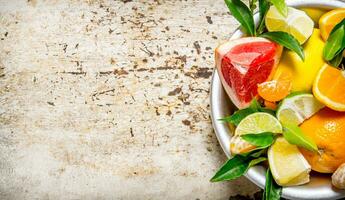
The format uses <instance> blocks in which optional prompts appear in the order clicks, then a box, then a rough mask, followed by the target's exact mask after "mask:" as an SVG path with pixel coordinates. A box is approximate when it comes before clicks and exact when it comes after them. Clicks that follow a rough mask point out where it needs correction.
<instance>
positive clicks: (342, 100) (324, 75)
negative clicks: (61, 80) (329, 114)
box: [313, 64, 345, 111]
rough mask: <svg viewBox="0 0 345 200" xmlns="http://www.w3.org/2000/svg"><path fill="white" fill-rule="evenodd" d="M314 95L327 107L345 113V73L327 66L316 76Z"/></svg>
mask: <svg viewBox="0 0 345 200" xmlns="http://www.w3.org/2000/svg"><path fill="white" fill-rule="evenodd" d="M313 93H314V95H315V97H316V98H317V99H318V100H319V101H320V102H322V103H323V104H325V105H326V106H327V107H330V108H332V109H333V110H337V111H345V71H342V70H339V69H337V68H334V67H332V66H330V65H328V64H325V65H324V66H323V67H322V68H321V69H320V71H319V73H318V75H317V76H316V79H315V82H314V85H313Z"/></svg>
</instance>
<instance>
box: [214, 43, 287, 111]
mask: <svg viewBox="0 0 345 200" xmlns="http://www.w3.org/2000/svg"><path fill="white" fill-rule="evenodd" d="M281 53H282V47H281V46H280V45H278V44H276V43H274V42H271V41H270V40H267V39H265V38H259V37H244V38H240V39H235V40H230V41H228V42H226V43H224V44H222V45H220V46H219V47H218V48H217V49H216V52H215V59H216V66H217V70H218V74H219V76H220V79H221V81H222V84H223V87H224V89H225V91H226V92H227V94H228V96H229V97H230V99H231V100H232V102H233V103H234V104H235V106H237V107H238V108H240V109H242V108H245V107H247V106H249V104H250V101H251V100H252V99H253V98H254V97H255V96H257V93H258V92H257V87H258V86H257V85H258V84H260V83H262V82H265V81H267V80H269V79H271V77H272V76H273V73H274V71H275V68H276V66H277V64H278V62H279V59H280V56H281Z"/></svg>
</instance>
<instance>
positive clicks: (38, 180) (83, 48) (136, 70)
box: [0, 0, 258, 200]
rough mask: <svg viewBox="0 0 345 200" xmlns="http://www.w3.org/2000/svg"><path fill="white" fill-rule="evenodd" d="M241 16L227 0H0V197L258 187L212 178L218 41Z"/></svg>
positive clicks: (220, 157) (217, 160)
mask: <svg viewBox="0 0 345 200" xmlns="http://www.w3.org/2000/svg"><path fill="white" fill-rule="evenodd" d="M237 25H238V24H237V23H236V22H235V20H234V18H233V17H231V16H230V15H229V13H228V12H227V8H226V6H225V5H224V2H223V1H222V0H199V1H196V0H188V1H177V0H171V1H168V0H167V1H163V0H155V1H153V0H150V1H149V0H141V1H134V0H133V1H132V0H122V1H119V0H115V1H93V0H89V1H76V0H60V1H59V0H49V1H48V0H46V1H42V0H12V1H9V0H0V39H1V40H0V102H1V104H0V105H1V106H0V199H188V200H190V199H191V200H194V199H229V197H230V196H236V195H242V197H243V196H247V195H249V196H252V195H253V193H255V192H257V191H258V188H257V187H256V186H254V185H253V184H252V183H250V182H249V181H248V180H246V179H245V178H240V179H239V180H236V181H233V182H231V183H230V182H228V183H214V184H212V183H210V182H209V179H210V178H211V176H212V175H213V173H214V172H215V170H216V169H217V168H218V167H219V166H220V165H221V164H222V163H223V162H224V161H225V159H226V158H225V156H224V153H223V152H222V150H221V148H220V146H219V144H218V142H217V139H216V137H215V134H214V132H213V129H212V126H211V122H210V116H209V115H210V107H209V92H210V81H211V75H212V72H213V69H214V62H213V51H214V48H215V47H216V46H217V45H218V44H219V43H221V42H224V41H225V40H226V39H228V38H229V36H230V34H231V33H232V32H233V31H234V30H235V28H236V26H237ZM237 197H239V198H242V197H241V196H237ZM237 197H233V198H237ZM243 198H244V197H243Z"/></svg>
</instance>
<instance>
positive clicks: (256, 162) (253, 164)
mask: <svg viewBox="0 0 345 200" xmlns="http://www.w3.org/2000/svg"><path fill="white" fill-rule="evenodd" d="M266 160H267V158H265V157H259V158H256V159H254V160H251V161H250V162H249V168H251V167H253V166H255V165H257V164H259V163H261V162H263V161H266ZM249 168H248V169H249Z"/></svg>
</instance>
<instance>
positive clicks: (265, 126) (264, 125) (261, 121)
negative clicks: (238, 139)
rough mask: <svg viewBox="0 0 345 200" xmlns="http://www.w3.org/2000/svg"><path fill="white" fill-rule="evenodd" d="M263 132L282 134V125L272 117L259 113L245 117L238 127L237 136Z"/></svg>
mask: <svg viewBox="0 0 345 200" xmlns="http://www.w3.org/2000/svg"><path fill="white" fill-rule="evenodd" d="M262 132H272V133H282V132H283V130H282V125H281V124H280V122H279V121H278V120H277V119H276V118H275V117H273V116H272V115H270V114H268V113H264V112H257V113H253V114H251V115H248V116H247V117H245V118H244V119H243V120H242V121H241V122H240V123H239V124H238V126H237V128H236V130H235V135H243V134H248V133H251V134H255V133H262Z"/></svg>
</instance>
